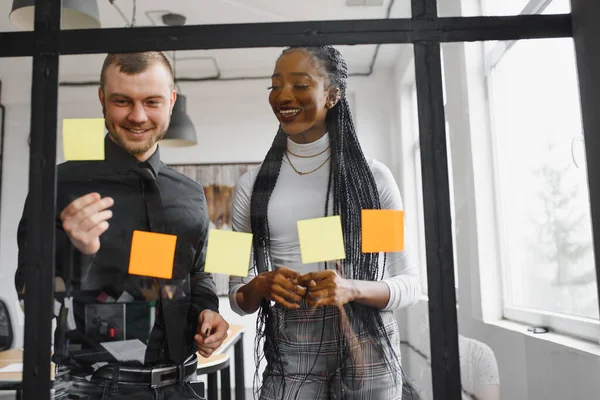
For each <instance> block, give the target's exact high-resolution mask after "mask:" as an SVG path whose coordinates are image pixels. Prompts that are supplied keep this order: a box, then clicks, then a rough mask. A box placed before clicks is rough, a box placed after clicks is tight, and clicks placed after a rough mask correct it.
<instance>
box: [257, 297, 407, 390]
mask: <svg viewBox="0 0 600 400" xmlns="http://www.w3.org/2000/svg"><path fill="white" fill-rule="evenodd" d="M273 313H274V317H275V320H276V323H277V324H278V327H279V332H280V336H279V338H277V339H276V340H277V345H278V347H279V352H280V355H281V359H282V362H283V369H284V372H283V374H280V373H275V372H276V371H275V372H269V368H267V370H266V371H265V373H264V374H263V383H262V387H261V392H260V399H261V400H292V399H300V400H304V399H310V400H313V399H315V400H334V399H335V400H337V399H348V400H367V399H377V400H396V399H401V397H402V372H401V368H400V365H399V362H400V335H399V332H398V325H397V322H396V319H395V318H394V315H393V313H392V312H391V311H382V312H381V317H382V319H383V322H384V326H385V330H386V332H387V335H388V337H389V339H390V343H391V344H392V347H393V349H391V350H392V351H394V352H395V354H396V355H397V360H398V365H396V366H388V365H387V364H386V363H385V362H384V361H383V359H382V357H381V355H380V354H379V352H378V351H377V350H376V347H375V346H374V343H375V340H376V339H373V338H372V337H370V336H369V335H368V334H367V333H366V332H364V329H361V328H360V327H359V326H357V324H356V323H354V322H350V323H348V321H347V317H346V316H345V313H340V311H339V310H338V309H337V308H335V307H321V308H318V309H308V308H307V307H306V305H305V304H304V303H303V304H302V306H301V308H300V309H298V310H286V309H284V308H281V307H279V306H276V307H274V308H273ZM340 320H341V323H340ZM344 326H345V327H347V328H346V329H343V328H342V327H344ZM344 338H345V342H346V343H347V345H346V348H347V349H348V351H347V352H346V354H347V356H348V358H347V359H346V360H341V356H340V351H341V343H343V341H344ZM269 353H270V352H269V349H267V348H265V358H266V359H267V363H271V362H272V360H271V359H269V358H270V357H272V356H270V355H269Z"/></svg>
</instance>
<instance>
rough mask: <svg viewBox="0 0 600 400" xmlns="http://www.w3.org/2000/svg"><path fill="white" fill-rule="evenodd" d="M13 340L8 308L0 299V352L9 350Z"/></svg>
mask: <svg viewBox="0 0 600 400" xmlns="http://www.w3.org/2000/svg"><path fill="white" fill-rule="evenodd" d="M13 340H14V333H13V328H12V323H11V320H10V313H9V312H8V306H7V305H6V303H5V302H4V300H2V299H0V351H4V350H8V349H10V348H11V346H12V344H13Z"/></svg>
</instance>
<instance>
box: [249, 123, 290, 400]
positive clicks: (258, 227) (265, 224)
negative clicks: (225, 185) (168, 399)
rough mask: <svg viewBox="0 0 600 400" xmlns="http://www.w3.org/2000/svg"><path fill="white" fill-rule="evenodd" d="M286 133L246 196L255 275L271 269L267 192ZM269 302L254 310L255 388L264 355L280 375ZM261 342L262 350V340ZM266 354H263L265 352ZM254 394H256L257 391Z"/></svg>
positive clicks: (276, 171)
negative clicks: (248, 203) (247, 196)
mask: <svg viewBox="0 0 600 400" xmlns="http://www.w3.org/2000/svg"><path fill="white" fill-rule="evenodd" d="M286 141H287V135H286V134H285V133H284V132H283V130H282V129H281V128H279V130H278V131H277V135H276V136H275V139H274V140H273V144H272V145H271V149H269V152H268V153H267V155H266V156H265V160H264V161H263V163H262V166H261V168H260V171H259V172H258V176H257V177H256V181H255V183H254V187H253V189H252V197H251V199H250V224H251V228H252V233H253V245H252V247H253V249H254V265H255V270H256V274H257V275H258V274H259V273H261V272H265V271H269V270H271V256H270V234H269V221H268V218H267V215H268V206H269V200H270V199H271V194H272V193H273V189H274V188H275V184H277V178H278V177H279V171H280V170H281V162H282V159H283V154H284V152H285V148H286ZM274 319H275V317H274V316H273V310H272V309H271V302H270V301H269V300H267V299H263V301H262V303H261V307H260V308H259V311H258V318H257V320H256V342H255V349H254V350H255V351H254V357H255V363H256V370H255V373H254V385H253V386H254V387H255V388H257V390H258V384H257V383H258V381H259V379H260V377H259V370H258V366H259V365H260V363H261V362H262V360H263V359H264V358H265V356H269V357H268V359H270V360H274V362H273V363H268V368H269V373H270V374H272V375H281V376H283V374H284V371H283V363H282V362H281V357H280V351H279V342H278V341H277V340H273V339H276V338H278V337H279V334H278V332H277V323H276V321H274ZM263 342H264V351H263V346H262V343H263ZM265 353H267V354H265ZM257 394H258V393H257Z"/></svg>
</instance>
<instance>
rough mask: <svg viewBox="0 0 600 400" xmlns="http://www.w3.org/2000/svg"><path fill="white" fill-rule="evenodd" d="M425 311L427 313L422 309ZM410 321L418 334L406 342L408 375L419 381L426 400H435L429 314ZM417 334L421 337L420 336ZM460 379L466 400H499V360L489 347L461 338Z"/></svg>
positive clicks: (404, 348)
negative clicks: (432, 383)
mask: <svg viewBox="0 0 600 400" xmlns="http://www.w3.org/2000/svg"><path fill="white" fill-rule="evenodd" d="M423 311H425V309H423ZM412 317H413V318H411V319H410V321H412V322H414V323H415V325H418V326H419V329H418V331H417V330H415V329H411V330H412V331H413V332H414V333H412V334H409V335H407V336H406V338H404V339H403V341H402V344H403V345H404V346H403V358H404V359H409V360H410V362H409V366H410V369H409V370H408V371H409V375H410V376H411V377H413V378H414V379H415V380H416V383H417V384H418V385H419V388H420V389H421V390H422V392H421V394H422V396H423V399H424V400H430V399H433V392H432V389H431V350H430V339H429V338H430V336H429V335H430V331H429V317H428V315H427V313H426V312H422V313H421V315H420V316H416V315H413V316H412ZM417 333H418V334H417ZM458 350H459V362H460V377H461V385H462V399H463V400H499V399H500V375H499V372H498V362H497V360H496V356H495V354H494V352H493V350H492V349H491V347H490V346H488V345H487V344H486V343H484V342H482V341H480V340H476V339H474V338H469V337H466V336H463V335H460V334H459V335H458Z"/></svg>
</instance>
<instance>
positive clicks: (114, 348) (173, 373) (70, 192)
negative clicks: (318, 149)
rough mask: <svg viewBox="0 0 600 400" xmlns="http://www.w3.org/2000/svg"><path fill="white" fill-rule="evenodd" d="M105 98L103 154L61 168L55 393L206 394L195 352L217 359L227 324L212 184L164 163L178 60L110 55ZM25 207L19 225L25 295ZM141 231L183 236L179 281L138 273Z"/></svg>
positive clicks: (20, 285) (177, 260)
mask: <svg viewBox="0 0 600 400" xmlns="http://www.w3.org/2000/svg"><path fill="white" fill-rule="evenodd" d="M98 95H99V99H100V104H101V105H102V110H103V114H104V119H105V124H106V128H107V130H108V135H107V136H106V138H105V153H106V155H105V160H104V161H74V162H73V161H72V162H66V163H64V164H61V165H60V166H59V167H58V187H57V210H58V212H59V215H58V216H57V233H56V235H57V236H56V275H57V277H58V278H57V279H58V280H59V281H61V282H64V292H63V293H62V294H61V293H57V298H59V299H60V300H62V301H61V302H62V305H61V306H60V307H58V306H57V307H56V315H57V317H58V320H57V330H56V332H55V341H54V355H53V360H54V361H55V362H56V363H57V364H59V366H61V367H60V368H59V374H58V375H59V376H58V377H57V382H56V384H55V389H56V395H57V398H59V397H61V396H67V395H68V396H70V397H69V398H82V399H83V398H85V399H92V400H95V399H103V398H104V397H103V396H105V395H106V394H107V393H110V398H111V399H121V398H122V399H125V398H132V396H134V397H135V398H136V399H146V398H148V399H155V398H158V399H175V400H177V399H197V398H199V396H198V395H197V394H195V393H194V391H193V389H194V388H193V387H192V386H191V385H192V384H191V383H190V381H192V380H193V379H194V378H195V370H196V363H197V359H196V355H195V353H196V351H198V352H199V353H200V354H201V355H202V356H204V357H209V356H210V355H211V354H212V352H213V351H214V350H215V349H217V348H218V347H219V346H220V345H221V343H222V342H223V340H224V339H225V337H226V336H227V329H228V324H227V322H226V321H225V320H224V319H223V318H222V317H221V316H220V315H219V314H218V298H217V296H216V290H215V285H214V282H213V281H212V279H211V277H210V275H208V274H207V273H204V272H203V268H204V259H205V251H206V242H207V235H208V214H207V207H206V201H205V198H204V194H203V191H202V187H201V186H199V185H198V184H196V183H195V182H193V181H191V180H190V179H188V178H186V177H184V176H183V175H181V174H179V173H177V172H175V171H174V170H172V169H170V168H168V167H166V166H165V165H164V164H163V163H162V162H161V161H160V154H159V149H158V145H157V142H158V141H159V140H160V139H161V138H162V137H163V136H164V134H165V132H166V131H167V128H168V127H169V121H170V115H171V112H172V110H173V105H174V104H175V100H176V97H177V94H176V92H175V90H174V79H173V72H172V69H171V66H170V64H169V62H168V60H167V59H166V58H165V56H164V55H163V54H162V53H160V52H145V53H131V54H109V55H108V56H107V57H106V60H105V62H104V65H103V67H102V73H101V79H100V88H99V90H98ZM28 203H29V201H27V202H26V205H25V207H26V210H27V208H28V207H29V205H28ZM26 215H27V212H25V213H24V216H23V218H22V220H21V223H20V225H19V231H18V244H19V265H18V269H17V273H16V276H15V283H16V287H17V291H18V292H19V293H20V294H23V293H24V290H26V288H25V287H24V281H25V269H26V268H27V265H26V254H27V236H28V232H27V221H26ZM134 231H146V232H157V233H165V234H169V235H174V236H176V237H177V239H176V249H175V257H174V265H173V272H172V277H171V278H170V279H163V278H156V277H152V276H140V275H133V274H129V272H128V268H129V261H130V253H131V249H132V237H133V232H134ZM144 275H145V274H144ZM148 275H151V274H148ZM159 276H160V275H159ZM58 291H59V289H58V286H57V292H58ZM25 306H26V305H25ZM65 371H66V372H67V373H65ZM155 395H156V396H157V397H155Z"/></svg>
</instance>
